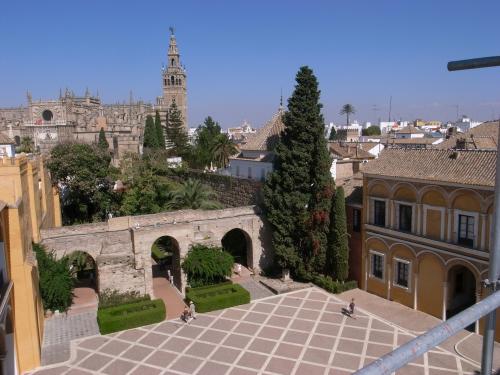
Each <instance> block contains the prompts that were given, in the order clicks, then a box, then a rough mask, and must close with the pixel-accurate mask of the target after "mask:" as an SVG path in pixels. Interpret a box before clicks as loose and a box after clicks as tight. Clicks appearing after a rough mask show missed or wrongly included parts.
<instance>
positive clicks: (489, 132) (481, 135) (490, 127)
mask: <svg viewBox="0 0 500 375" xmlns="http://www.w3.org/2000/svg"><path fill="white" fill-rule="evenodd" d="M497 140H498V121H488V122H483V123H482V124H481V125H478V126H476V127H475V128H472V129H471V130H470V131H468V132H467V133H459V134H456V135H452V136H451V137H450V138H448V139H446V140H445V141H443V142H441V143H440V144H438V145H436V148H439V149H442V150H448V149H455V148H457V141H458V142H465V143H462V146H460V147H465V148H467V149H469V150H470V149H472V150H496V149H497Z"/></svg>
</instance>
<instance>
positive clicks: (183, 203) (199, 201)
mask: <svg viewBox="0 0 500 375" xmlns="http://www.w3.org/2000/svg"><path fill="white" fill-rule="evenodd" d="M214 198H215V194H214V192H213V191H212V189H210V188H209V187H208V186H206V185H203V184H202V183H201V182H200V181H199V180H193V179H191V178H190V179H188V180H187V181H184V182H183V183H182V184H181V186H180V187H179V188H178V189H176V190H175V191H174V192H173V193H172V196H171V200H170V202H168V203H167V205H166V207H167V208H169V209H172V210H180V209H184V208H191V209H193V210H198V209H201V210H214V209H218V208H222V206H221V204H220V203H219V202H217V201H215V200H214Z"/></svg>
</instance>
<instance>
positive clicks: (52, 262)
mask: <svg viewBox="0 0 500 375" xmlns="http://www.w3.org/2000/svg"><path fill="white" fill-rule="evenodd" d="M33 250H34V252H35V254H36V260H37V263H38V273H39V285H40V294H41V297H42V302H43V307H44V309H46V310H52V311H55V310H59V311H66V310H67V309H68V308H69V307H70V306H71V302H72V300H73V288H74V279H73V276H72V273H71V271H70V261H69V258H68V257H66V256H65V257H62V258H61V259H56V256H55V253H54V251H50V252H48V251H47V250H46V249H45V247H44V246H43V245H40V244H33Z"/></svg>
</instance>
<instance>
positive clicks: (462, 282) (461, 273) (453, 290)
mask: <svg viewBox="0 0 500 375" xmlns="http://www.w3.org/2000/svg"><path fill="white" fill-rule="evenodd" d="M448 291H449V292H448V301H447V304H446V319H449V318H451V317H452V316H454V315H456V314H458V313H459V312H461V311H463V310H465V309H466V308H468V307H470V306H472V305H474V304H475V303H476V278H475V276H474V274H473V273H472V271H471V270H469V269H468V268H467V267H465V266H463V265H456V266H453V267H452V268H451V269H450V270H449V271H448ZM466 329H467V330H469V331H472V332H473V331H474V324H471V325H470V326H469V327H466Z"/></svg>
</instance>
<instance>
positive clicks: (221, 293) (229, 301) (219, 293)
mask: <svg viewBox="0 0 500 375" xmlns="http://www.w3.org/2000/svg"><path fill="white" fill-rule="evenodd" d="M186 296H187V298H188V299H189V300H191V301H193V303H194V304H195V306H196V311H198V312H200V313H204V312H209V311H214V310H220V309H225V308H228V307H232V306H237V305H244V304H245V303H249V302H250V293H248V290H246V289H245V288H243V287H242V286H241V285H239V284H227V283H224V284H222V285H221V284H217V285H211V286H205V287H201V288H193V289H191V290H189V292H187V295H186Z"/></svg>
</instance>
